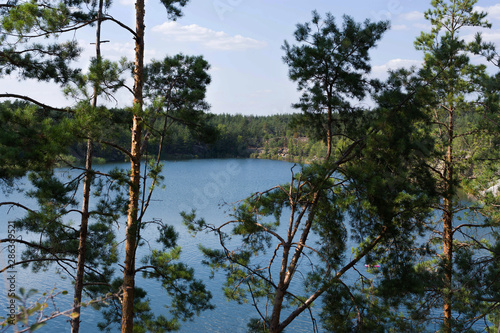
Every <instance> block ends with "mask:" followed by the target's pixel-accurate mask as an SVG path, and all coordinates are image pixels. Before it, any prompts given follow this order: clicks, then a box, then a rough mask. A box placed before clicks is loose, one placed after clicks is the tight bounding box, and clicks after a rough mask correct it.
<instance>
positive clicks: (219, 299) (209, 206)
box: [0, 159, 312, 333]
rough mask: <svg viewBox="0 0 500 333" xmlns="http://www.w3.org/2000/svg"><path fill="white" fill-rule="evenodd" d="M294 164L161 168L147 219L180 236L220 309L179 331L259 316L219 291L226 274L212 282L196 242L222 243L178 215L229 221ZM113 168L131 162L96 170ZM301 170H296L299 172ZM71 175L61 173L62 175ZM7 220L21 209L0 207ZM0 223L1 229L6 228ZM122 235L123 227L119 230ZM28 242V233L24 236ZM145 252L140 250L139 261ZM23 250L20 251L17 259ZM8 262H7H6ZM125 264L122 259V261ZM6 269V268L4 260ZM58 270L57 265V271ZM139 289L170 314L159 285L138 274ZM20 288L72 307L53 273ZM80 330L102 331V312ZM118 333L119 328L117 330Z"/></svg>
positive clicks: (60, 327) (28, 279) (24, 274)
mask: <svg viewBox="0 0 500 333" xmlns="http://www.w3.org/2000/svg"><path fill="white" fill-rule="evenodd" d="M293 166H294V164H293V163H289V162H283V161H272V160H254V159H213V160H187V161H167V162H165V166H164V169H163V174H164V176H165V182H164V184H165V189H160V188H157V189H156V190H155V192H154V195H153V201H152V203H151V205H150V207H149V208H148V212H147V214H146V220H151V219H161V220H162V221H164V222H167V223H169V224H171V225H173V226H174V227H175V228H176V230H177V232H178V233H179V241H178V244H179V245H181V246H182V255H181V260H182V261H183V262H185V263H187V264H189V265H190V266H191V267H193V268H194V269H195V271H196V276H197V278H202V279H203V280H204V282H205V283H206V285H207V287H208V289H209V290H211V292H212V294H213V303H214V304H215V305H216V309H215V310H212V311H206V312H204V313H202V314H201V316H200V317H195V319H194V321H192V322H185V323H183V324H182V327H181V330H180V332H245V331H246V329H247V327H246V324H247V322H248V319H249V318H252V317H257V316H258V314H257V313H256V311H255V309H254V308H253V306H251V305H249V304H245V305H238V304H236V303H235V302H227V301H226V300H225V297H224V295H223V293H222V290H221V287H222V283H223V281H224V277H223V274H222V273H219V274H216V276H215V278H214V279H208V275H209V269H208V268H207V267H205V266H203V265H201V260H202V255H201V253H200V252H199V250H198V244H199V243H201V242H203V244H204V245H205V246H209V247H214V248H218V239H216V238H215V237H213V236H212V235H206V234H200V235H198V236H197V237H193V236H192V235H190V234H189V233H188V232H187V229H186V227H185V226H183V225H182V223H181V221H182V220H181V217H180V215H179V213H180V212H181V211H191V210H192V209H196V211H197V215H198V216H199V217H203V218H204V219H205V220H206V221H207V222H208V223H213V224H216V225H218V224H221V223H223V222H225V221H226V220H227V219H228V213H227V210H228V208H230V207H231V205H230V204H229V205H228V204H226V203H234V202H236V201H238V200H241V199H244V198H245V197H246V196H248V195H249V194H251V193H253V192H257V191H263V190H266V189H268V188H270V187H272V186H274V185H277V184H280V183H284V182H289V181H290V177H291V168H292V167H293ZM115 167H121V168H128V164H108V165H101V166H98V167H97V169H99V170H100V171H103V172H106V171H109V170H111V169H112V168H115ZM298 169H299V167H298V166H297V167H296V168H295V169H294V171H297V170H298ZM71 172H73V171H69V170H64V169H63V170H58V173H59V174H60V175H61V176H65V175H67V174H68V173H71ZM21 198H22V197H21V196H20V195H19V194H16V193H12V194H11V195H9V196H8V197H6V198H2V201H16V200H21ZM22 202H23V203H24V204H25V205H31V207H33V201H31V200H27V199H24V198H23V199H22ZM0 209H1V212H0V213H1V214H2V216H4V223H5V224H7V221H8V220H13V219H15V218H16V217H19V216H22V214H23V212H22V211H21V209H18V208H13V209H8V208H7V207H0ZM4 223H2V226H3V225H4ZM123 231H124V226H122V228H121V231H119V233H122V232H123ZM20 233H21V232H20V231H19V232H18V235H19V234H20ZM143 234H144V237H145V238H146V239H148V240H151V241H153V240H154V239H155V238H156V237H157V230H156V228H155V227H151V228H149V229H147V230H146V232H144V233H143ZM0 236H1V237H2V238H3V237H6V236H7V227H2V228H1V231H0ZM23 237H24V239H26V237H27V236H26V235H23ZM144 251H145V249H141V250H140V251H139V255H138V257H140V256H141V254H142V253H144ZM20 252H21V248H18V250H17V251H16V253H17V259H18V260H19V257H20ZM2 259H4V260H6V257H5V258H2ZM120 262H122V260H120ZM0 264H1V265H2V267H4V264H3V263H2V262H0ZM54 269H55V267H54ZM3 280H4V281H3V282H4V283H0V285H1V286H0V293H1V295H2V297H1V302H0V303H1V304H0V305H1V308H2V311H1V312H0V316H4V315H5V314H6V310H4V309H6V306H7V299H6V297H5V296H4V295H6V290H7V289H8V284H7V281H6V278H4V279H3ZM137 286H140V287H142V288H144V289H146V290H147V291H148V297H149V298H150V299H151V304H152V307H153V309H155V312H156V313H157V314H159V313H161V312H166V310H165V309H164V307H163V304H164V299H165V293H164V292H163V291H162V288H161V286H160V284H159V283H157V282H155V281H152V280H144V279H142V277H140V276H139V275H138V276H137ZM16 287H17V288H19V287H24V288H25V289H30V288H35V289H37V290H39V291H40V292H43V291H50V290H51V289H52V288H54V287H56V288H57V291H62V290H68V292H69V293H68V295H65V296H63V295H59V296H58V297H57V298H56V304H57V306H58V307H59V309H60V310H64V309H68V308H70V307H71V304H72V294H73V287H72V285H71V281H70V279H62V278H61V277H59V276H58V275H56V274H55V273H54V270H50V271H48V272H41V273H38V274H33V273H31V272H30V271H29V270H22V269H16ZM66 320H67V319H66V318H58V319H55V320H51V321H50V322H49V323H48V325H47V326H45V327H43V328H41V329H40V330H38V331H37V332H41V333H43V332H47V333H48V332H54V331H60V332H69V330H70V329H69V324H68V323H67V322H66ZM82 320H83V322H82V324H81V332H85V333H91V332H92V333H93V332H100V331H99V330H98V329H97V327H96V323H97V322H98V321H100V320H101V314H100V313H99V312H97V311H94V310H92V309H84V310H83V312H82ZM114 331H116V332H119V330H118V329H116V330H114ZM287 331H291V332H311V331H312V328H311V321H310V317H309V315H308V314H304V315H302V316H299V317H298V318H297V319H296V320H294V322H293V323H292V324H291V325H290V326H289V328H288V329H287Z"/></svg>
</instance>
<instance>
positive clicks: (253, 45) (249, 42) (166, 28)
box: [151, 22, 267, 51]
mask: <svg viewBox="0 0 500 333" xmlns="http://www.w3.org/2000/svg"><path fill="white" fill-rule="evenodd" d="M151 30H152V31H153V32H158V33H161V34H163V35H166V36H169V37H171V38H173V39H174V40H175V41H178V42H194V43H200V44H201V45H203V46H205V47H207V48H210V49H215V50H224V51H228V50H246V49H258V48H263V47H265V46H266V45H267V44H266V43H265V42H262V41H258V40H256V39H253V38H249V37H244V36H241V35H235V36H230V35H228V34H227V33H225V32H223V31H215V30H211V29H208V28H204V27H201V26H199V25H197V24H191V25H180V24H179V23H177V22H165V23H163V24H161V25H157V26H155V27H153V28H152V29H151Z"/></svg>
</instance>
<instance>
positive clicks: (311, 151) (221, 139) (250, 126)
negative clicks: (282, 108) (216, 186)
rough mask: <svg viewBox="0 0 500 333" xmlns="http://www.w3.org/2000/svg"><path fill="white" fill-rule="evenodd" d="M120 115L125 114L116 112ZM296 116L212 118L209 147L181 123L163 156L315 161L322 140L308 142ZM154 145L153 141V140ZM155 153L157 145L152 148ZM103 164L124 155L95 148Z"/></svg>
mask: <svg viewBox="0 0 500 333" xmlns="http://www.w3.org/2000/svg"><path fill="white" fill-rule="evenodd" d="M118 111H120V112H119V114H123V113H124V112H125V111H123V110H117V112H118ZM293 118H294V116H293V115H286V114H284V115H272V116H244V115H229V114H223V115H212V116H211V117H210V119H209V121H208V125H209V126H211V127H213V128H215V129H216V130H217V139H216V140H215V142H213V143H210V144H207V143H204V142H202V141H200V140H199V139H197V138H196V137H194V136H193V135H192V134H191V132H190V131H189V129H188V128H186V127H185V126H183V125H182V124H173V125H172V126H171V127H170V129H169V131H168V134H167V136H166V138H165V142H164V147H163V154H162V156H163V157H164V158H167V159H179V158H180V159H185V158H229V157H241V158H249V157H250V158H266V159H280V160H287V161H299V162H307V161H313V160H315V159H317V158H318V156H322V155H323V154H324V153H325V150H326V146H325V144H324V143H323V142H322V141H318V140H314V139H309V138H308V137H307V136H306V134H307V133H306V131H305V129H304V128H303V127H300V126H296V125H295V126H294V122H293ZM127 132H128V131H127V130H126V128H123V129H122V130H121V132H117V133H116V134H117V137H119V138H120V142H122V143H123V144H125V143H126V142H129V141H130V137H129V136H130V133H127ZM151 142H152V143H154V141H151ZM150 147H151V149H150V151H149V153H150V154H154V153H155V152H154V151H153V147H155V145H154V144H151V145H150ZM83 148H84V147H83V146H81V145H80V146H75V147H74V151H73V153H72V155H73V156H74V157H75V158H77V159H82V158H83V156H84V155H83V152H84V150H83ZM96 157H98V158H100V161H101V162H118V161H122V160H123V155H122V154H120V153H119V152H116V151H115V150H112V149H105V148H103V146H99V145H98V146H97V147H96Z"/></svg>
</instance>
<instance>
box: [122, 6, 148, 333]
mask: <svg viewBox="0 0 500 333" xmlns="http://www.w3.org/2000/svg"><path fill="white" fill-rule="evenodd" d="M135 11H136V37H135V68H134V118H133V124H132V143H131V149H130V153H131V157H130V159H131V163H130V164H131V174H130V188H129V206H128V216H127V235H126V244H125V268H124V272H123V300H122V332H123V333H132V329H133V324H134V288H135V252H136V249H137V232H138V229H139V225H138V224H139V221H138V220H137V217H138V212H139V194H140V180H141V174H140V169H141V157H142V152H141V142H142V126H143V124H142V118H141V117H140V114H141V112H142V105H143V99H142V86H143V79H142V76H143V68H144V14H145V13H144V12H145V11H144V0H137V2H136V4H135Z"/></svg>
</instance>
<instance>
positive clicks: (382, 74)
mask: <svg viewBox="0 0 500 333" xmlns="http://www.w3.org/2000/svg"><path fill="white" fill-rule="evenodd" d="M422 63H423V61H422V60H413V59H399V58H398V59H392V60H389V61H388V62H387V63H385V64H383V65H380V66H373V67H372V75H373V76H374V77H376V78H379V79H381V78H386V77H387V72H388V71H389V70H395V69H398V68H410V67H412V66H416V67H418V66H420V65H422Z"/></svg>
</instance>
